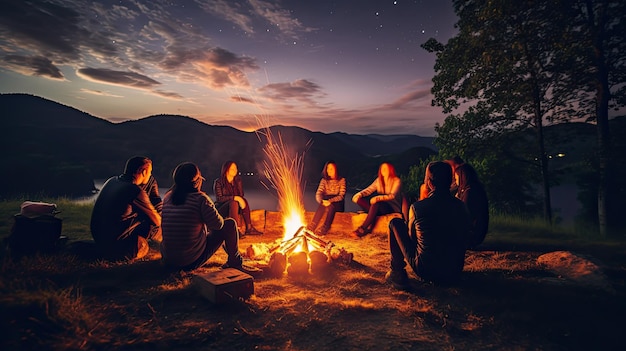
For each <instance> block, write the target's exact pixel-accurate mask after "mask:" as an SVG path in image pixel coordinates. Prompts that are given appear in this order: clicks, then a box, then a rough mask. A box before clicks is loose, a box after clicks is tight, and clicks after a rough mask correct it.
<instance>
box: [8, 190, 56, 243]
mask: <svg viewBox="0 0 626 351" xmlns="http://www.w3.org/2000/svg"><path fill="white" fill-rule="evenodd" d="M59 212H60V211H58V210H57V205H56V204H50V203H45V202H32V201H25V202H24V203H22V206H21V211H20V213H18V214H16V215H14V216H13V220H14V222H13V227H11V234H10V235H9V238H8V246H9V249H10V250H11V252H13V253H16V254H32V253H36V252H50V251H52V250H54V249H55V248H56V246H57V242H58V241H59V238H61V228H62V223H63V220H62V219H61V218H58V217H56V215H57V214H58V213H59Z"/></svg>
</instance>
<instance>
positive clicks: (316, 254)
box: [309, 251, 329, 273]
mask: <svg viewBox="0 0 626 351" xmlns="http://www.w3.org/2000/svg"><path fill="white" fill-rule="evenodd" d="M309 258H310V259H311V273H319V272H323V271H324V270H326V269H327V268H328V264H329V260H328V256H327V255H326V254H324V253H323V252H320V251H311V252H310V253H309Z"/></svg>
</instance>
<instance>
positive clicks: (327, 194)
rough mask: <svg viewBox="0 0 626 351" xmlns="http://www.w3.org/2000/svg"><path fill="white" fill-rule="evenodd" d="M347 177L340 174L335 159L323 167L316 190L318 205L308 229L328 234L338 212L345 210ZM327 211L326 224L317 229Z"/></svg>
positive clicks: (319, 233) (318, 233) (320, 233)
mask: <svg viewBox="0 0 626 351" xmlns="http://www.w3.org/2000/svg"><path fill="white" fill-rule="evenodd" d="M345 197H346V178H344V177H342V176H341V175H339V171H338V170H337V164H336V163H335V161H332V160H331V161H328V162H326V164H325V165H324V168H323V169H322V179H321V180H320V183H319V185H318V186H317V191H315V201H317V203H318V206H317V210H316V211H315V214H314V215H313V219H312V220H311V222H310V223H309V224H308V225H307V229H308V230H310V231H312V232H314V233H315V234H317V235H326V233H328V230H330V226H331V224H332V223H333V220H334V219H335V213H336V212H343V211H344V209H345ZM324 213H326V219H325V220H324V224H322V226H321V227H320V228H319V229H318V230H316V229H317V226H318V224H319V222H320V220H321V219H322V216H324Z"/></svg>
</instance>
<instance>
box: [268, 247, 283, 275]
mask: <svg viewBox="0 0 626 351" xmlns="http://www.w3.org/2000/svg"><path fill="white" fill-rule="evenodd" d="M286 267H287V256H285V255H284V254H283V253H282V252H278V251H277V252H274V253H273V254H272V256H271V257H270V261H269V264H268V267H267V268H268V271H269V272H270V273H271V274H272V275H274V276H280V275H281V274H283V272H284V271H285V268H286Z"/></svg>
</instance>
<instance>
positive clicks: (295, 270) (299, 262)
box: [287, 251, 309, 275]
mask: <svg viewBox="0 0 626 351" xmlns="http://www.w3.org/2000/svg"><path fill="white" fill-rule="evenodd" d="M308 272H309V262H308V255H307V253H306V252H304V251H300V252H296V253H294V254H292V255H291V256H289V268H287V273H289V274H295V275H302V274H307V273H308Z"/></svg>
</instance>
